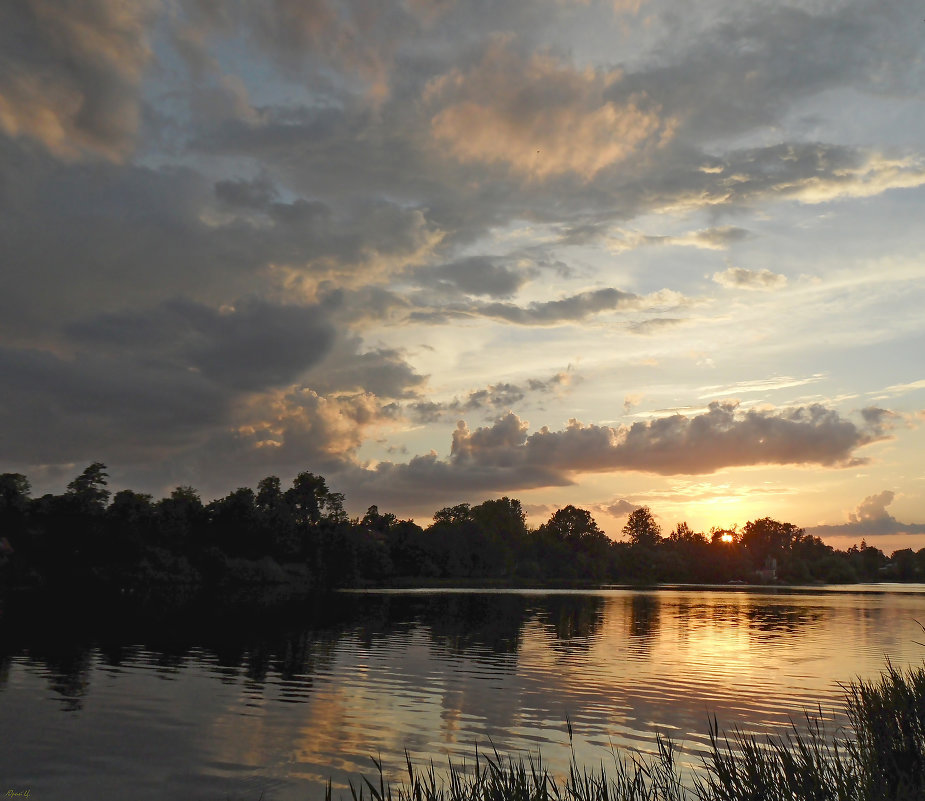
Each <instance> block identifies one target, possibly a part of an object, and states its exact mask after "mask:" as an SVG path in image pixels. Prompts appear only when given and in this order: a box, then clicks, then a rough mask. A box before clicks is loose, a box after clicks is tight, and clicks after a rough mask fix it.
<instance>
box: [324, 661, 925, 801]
mask: <svg viewBox="0 0 925 801" xmlns="http://www.w3.org/2000/svg"><path fill="white" fill-rule="evenodd" d="M845 711H846V712H847V716H848V720H849V725H848V726H845V727H841V728H839V729H837V730H835V731H834V732H830V731H828V730H827V728H826V721H825V716H824V714H823V712H822V710H821V709H819V710H817V711H816V712H813V713H807V714H806V720H805V726H797V725H796V724H793V725H792V726H791V727H790V729H789V730H787V731H784V732H782V733H780V734H776V735H770V736H766V737H757V736H754V735H749V734H745V733H743V732H742V731H741V730H738V729H733V730H732V731H731V732H730V733H728V734H727V733H724V732H721V731H720V729H719V725H718V723H717V721H716V719H715V718H714V719H713V720H711V721H710V723H709V743H710V747H709V751H708V753H707V755H706V756H705V757H704V759H703V770H702V771H699V772H696V773H694V772H688V773H689V774H690V775H685V772H684V769H683V768H682V766H681V765H679V763H678V761H677V759H676V748H675V746H674V745H673V744H672V743H671V741H670V740H669V739H667V738H664V737H661V736H659V737H658V738H657V749H656V753H655V754H654V755H651V756H649V757H640V756H636V755H628V754H621V753H619V752H617V751H613V750H612V751H611V752H610V754H609V759H608V761H607V763H606V764H605V763H604V762H603V761H602V762H601V764H600V765H599V766H597V767H595V768H589V767H587V766H581V765H579V764H578V762H577V760H576V758H575V751H574V749H573V750H572V758H571V761H570V764H569V770H568V773H567V774H566V775H565V776H564V777H559V778H557V777H556V776H553V775H551V774H550V773H549V771H548V769H547V768H546V767H545V766H544V764H543V762H542V757H541V756H539V755H538V756H536V757H533V756H518V757H516V758H515V757H510V756H508V757H507V758H505V757H503V756H501V755H500V754H499V753H498V752H497V751H496V750H492V751H491V752H490V753H487V754H486V753H479V752H478V751H476V754H475V760H474V764H473V765H472V766H471V769H467V767H466V765H465V764H463V765H455V764H453V762H452V761H450V762H449V763H448V765H447V768H446V770H440V771H438V770H437V768H436V767H435V766H434V764H433V763H431V764H430V765H429V766H427V767H425V768H421V767H417V766H415V765H414V764H413V763H412V760H411V758H410V757H409V756H408V754H407V752H406V754H405V761H406V765H407V778H406V779H405V780H403V781H402V782H401V783H400V784H396V785H393V784H391V783H390V782H388V781H387V780H386V779H385V777H384V771H383V768H382V763H381V762H380V761H379V760H375V759H374V760H373V763H374V765H375V767H376V771H377V774H378V776H377V777H376V778H375V780H370V779H368V778H364V779H363V780H362V782H358V783H356V784H354V783H353V782H351V783H350V785H349V787H350V794H351V797H352V799H353V801H922V799H925V669H923V668H913V669H909V670H900V669H897V668H895V667H894V666H893V665H892V664H890V663H887V667H886V669H885V670H884V672H883V673H882V674H881V676H880V678H879V679H878V680H874V681H861V680H858V681H855V682H853V683H852V684H851V685H849V686H848V687H847V688H846V694H845ZM566 725H567V726H568V731H569V738H570V740H571V737H572V728H571V724H570V723H569V722H567V724H566ZM331 795H332V792H331V787H330V785H329V786H328V790H327V793H326V799H327V801H331Z"/></svg>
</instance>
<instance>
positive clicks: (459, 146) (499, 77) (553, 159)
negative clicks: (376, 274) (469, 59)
mask: <svg viewBox="0 0 925 801" xmlns="http://www.w3.org/2000/svg"><path fill="white" fill-rule="evenodd" d="M621 77H622V74H621V73H620V72H619V71H616V70H614V71H607V70H600V69H594V68H592V67H588V68H587V69H584V70H579V69H575V68H573V67H572V66H570V65H567V64H564V63H562V62H561V61H559V60H557V59H556V58H554V57H553V56H552V55H545V54H541V53H534V54H533V55H531V56H529V57H522V56H520V55H519V54H517V53H516V52H514V51H513V50H512V48H511V47H510V43H509V41H508V40H506V39H496V40H495V41H494V42H493V43H492V44H491V45H490V46H489V47H488V48H487V50H486V52H485V54H484V56H483V58H482V61H481V62H480V63H478V64H476V65H475V66H474V67H472V68H471V69H470V70H468V71H461V70H459V69H455V70H452V71H451V72H449V73H447V74H445V75H442V76H440V77H438V78H434V79H432V80H431V82H430V83H429V84H428V86H427V89H426V91H425V94H424V101H425V103H427V104H428V105H431V106H438V107H440V108H439V110H438V111H436V112H435V113H434V115H433V117H432V118H431V122H430V124H431V132H432V134H433V137H434V140H435V143H436V146H437V147H440V148H447V149H448V150H449V152H450V153H451V154H452V155H453V156H454V157H455V158H456V159H458V160H459V161H461V162H464V163H480V164H488V165H491V164H502V165H505V166H507V167H508V168H509V169H510V170H511V171H512V172H514V173H516V174H519V175H521V176H523V177H525V178H529V179H534V180H543V179H545V178H548V177H550V176H555V175H561V174H566V173H572V174H575V175H577V176H579V177H580V178H582V179H584V180H590V179H592V178H594V176H595V175H597V174H598V173H599V172H601V171H602V170H604V169H606V168H608V167H611V166H613V165H616V164H619V163H621V162H623V161H625V160H626V159H628V158H630V157H635V156H639V155H640V154H642V153H644V152H646V151H647V150H649V149H653V148H657V147H658V146H659V145H660V144H662V143H663V142H664V141H665V140H667V139H669V138H670V137H671V131H672V126H673V123H672V121H671V120H666V119H663V118H662V116H661V113H660V112H661V109H660V108H659V107H658V106H657V105H656V104H653V103H651V102H649V100H648V98H647V97H646V95H645V93H644V92H639V93H636V94H633V95H632V96H630V97H628V98H626V99H625V100H624V101H623V102H620V103H616V102H614V101H612V100H607V99H605V93H606V91H607V90H608V89H609V87H611V86H612V85H613V84H614V83H618V82H619V81H620V80H621Z"/></svg>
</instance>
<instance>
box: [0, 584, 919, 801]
mask: <svg viewBox="0 0 925 801" xmlns="http://www.w3.org/2000/svg"><path fill="white" fill-rule="evenodd" d="M916 620H921V621H923V622H925V587H923V586H922V585H869V586H859V585H854V586H851V587H832V588H825V589H820V588H786V589H784V588H702V587H674V588H658V589H654V590H650V591H641V590H636V589H613V590H601V591H594V592H573V591H535V592H528V591H513V590H512V591H492V592H485V591H434V590H427V591H423V590H422V591H411V592H409V591H382V592H355V593H339V594H335V595H333V596H327V597H324V598H316V599H312V600H310V601H303V602H299V603H290V604H287V605H284V606H278V607H269V606H266V607H262V608H255V607H253V606H245V605H239V606H235V607H234V608H233V611H229V610H228V609H227V608H225V609H215V608H209V607H207V606H204V605H202V604H197V605H193V606H189V607H184V606H180V605H174V606H171V605H170V604H159V605H155V607H154V609H153V610H151V609H148V610H145V611H144V612H138V611H137V610H135V609H132V610H131V611H129V610H128V609H127V608H126V609H122V608H120V607H119V605H112V604H108V605H102V606H101V605H98V604H97V605H94V604H91V603H82V602H79V601H78V599H71V600H70V601H69V602H66V603H65V602H62V603H54V604H52V603H45V604H38V605H37V604H36V603H35V602H34V601H30V602H25V601H23V600H20V601H18V602H17V601H8V602H7V604H6V605H5V607H4V609H3V615H2V617H0V732H2V747H0V783H2V785H3V786H2V787H0V792H6V791H7V790H9V789H18V790H23V789H29V790H30V791H31V796H30V797H31V798H33V799H37V800H38V801H41V800H42V799H59V798H75V799H109V798H132V799H134V800H135V801H138V800H139V799H141V800H144V799H152V800H154V799H157V801H162V799H164V798H184V799H248V800H250V799H252V800H253V801H256V800H257V799H259V798H261V796H262V797H263V799H265V801H271V799H279V800H280V801H289V800H290V799H299V800H300V801H304V799H310V798H320V797H321V796H322V793H323V786H324V784H325V783H326V781H327V779H328V777H331V778H332V780H333V783H334V786H335V789H336V788H343V787H345V786H346V781H347V779H348V778H350V777H352V778H354V779H357V778H358V777H359V776H361V775H367V776H370V777H372V776H373V769H372V763H371V761H370V756H371V755H372V756H381V759H382V761H383V763H384V765H385V767H386V769H387V771H388V773H389V775H391V776H393V777H396V778H398V777H400V776H401V775H402V772H403V770H404V750H405V749H407V750H408V752H409V753H410V754H411V756H412V757H413V759H414V760H415V761H416V762H419V763H420V764H422V765H424V764H426V763H429V761H430V760H433V761H434V762H435V763H436V764H437V766H438V767H440V766H442V765H446V761H447V758H448V757H449V758H452V759H453V760H454V761H456V762H460V763H461V762H462V761H463V760H464V759H465V760H466V761H467V762H471V761H472V758H473V755H474V753H475V747H476V745H478V746H479V748H480V749H481V750H487V749H489V748H490V747H491V746H492V745H493V746H494V747H495V748H497V749H498V750H499V751H500V752H501V753H502V754H507V753H513V754H517V753H532V754H536V753H537V751H538V750H539V751H540V752H541V753H542V756H543V760H544V762H545V763H546V764H547V765H548V766H549V767H550V768H551V769H552V770H553V771H554V772H560V771H562V770H564V768H565V766H566V765H567V762H568V759H569V756H570V750H569V740H568V733H567V730H566V724H565V721H566V717H568V718H569V719H570V721H571V724H572V728H573V731H574V747H575V750H576V753H577V755H578V758H579V761H587V762H590V763H592V764H599V763H600V762H601V760H602V759H603V760H604V761H605V762H606V761H607V760H609V759H610V756H609V753H608V749H609V748H610V746H611V744H612V745H613V746H615V747H617V748H618V749H633V750H635V751H639V752H651V751H652V750H653V749H654V744H655V737H656V733H659V732H660V733H663V734H667V735H670V736H671V738H672V739H673V741H674V742H675V743H677V744H678V745H680V746H681V747H682V749H683V754H682V758H683V760H684V761H686V762H687V763H690V764H693V765H695V766H696V765H697V764H698V762H699V755H700V754H701V753H703V750H704V744H705V742H706V741H707V725H708V719H709V717H710V716H711V715H716V717H717V719H718V721H719V723H720V726H721V727H722V728H725V729H730V728H731V727H733V726H739V727H740V728H742V729H744V730H746V731H750V732H766V731H771V730H773V729H775V728H776V727H779V726H781V725H786V724H788V723H789V721H790V719H791V718H792V719H794V720H797V721H799V719H800V717H801V715H802V714H803V711H804V710H807V709H808V710H815V709H817V708H818V707H820V706H821V708H822V710H823V711H824V712H825V713H826V714H833V715H834V721H833V730H834V729H835V728H837V726H838V725H841V724H843V723H844V718H843V717H841V716H840V711H839V710H840V708H841V700H842V697H843V690H842V685H843V684H845V683H847V682H849V681H851V680H852V679H854V678H855V677H857V676H862V677H875V676H877V675H878V674H879V672H880V671H881V669H882V668H883V667H884V665H885V663H886V660H887V659H890V660H891V661H892V662H893V664H894V665H898V666H899V665H909V664H921V663H922V661H923V657H925V648H923V647H922V646H920V645H918V644H916V641H917V640H919V641H923V640H925V635H923V632H922V629H921V628H920V627H919V625H918V624H917V622H916ZM695 769H696V768H695ZM337 795H343V796H347V795H348V793H347V792H346V791H344V792H342V793H338V792H335V796H337Z"/></svg>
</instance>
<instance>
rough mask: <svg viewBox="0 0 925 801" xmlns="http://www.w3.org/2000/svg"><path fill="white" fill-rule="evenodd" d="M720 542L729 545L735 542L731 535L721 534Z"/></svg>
mask: <svg viewBox="0 0 925 801" xmlns="http://www.w3.org/2000/svg"><path fill="white" fill-rule="evenodd" d="M720 541H722V542H726V543H731V542H734V541H735V537H733V536H732V534H723V536H721V537H720Z"/></svg>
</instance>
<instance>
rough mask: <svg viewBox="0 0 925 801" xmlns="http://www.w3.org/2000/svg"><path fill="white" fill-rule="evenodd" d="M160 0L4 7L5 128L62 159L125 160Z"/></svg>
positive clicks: (0, 95)
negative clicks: (151, 30)
mask: <svg viewBox="0 0 925 801" xmlns="http://www.w3.org/2000/svg"><path fill="white" fill-rule="evenodd" d="M157 10H158V4H157V3H155V2H154V1H153V0H141V1H140V2H132V3H124V2H119V0H87V2H81V3H60V2H54V0H22V2H15V3H5V4H4V5H3V8H2V10H0V51H2V52H3V54H4V58H3V61H2V62H0V130H2V131H3V132H5V133H6V134H7V135H9V136H13V137H28V138H30V139H33V140H36V141H38V142H40V143H41V144H42V145H43V146H44V147H45V148H47V149H48V150H49V151H50V152H51V153H53V154H54V155H55V156H57V157H58V158H62V159H68V160H73V159H80V158H84V157H86V156H102V157H104V158H106V159H109V160H112V161H121V160H123V159H124V158H125V157H126V156H127V155H128V154H129V153H130V152H131V150H132V148H133V146H134V141H135V136H136V133H137V131H138V127H139V123H140V117H141V104H140V99H139V84H140V82H141V77H142V73H143V72H144V69H145V67H146V66H147V64H148V62H149V60H150V58H151V50H150V48H149V45H148V26H149V25H150V23H151V21H152V19H153V17H154V16H155V15H156V13H157Z"/></svg>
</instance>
